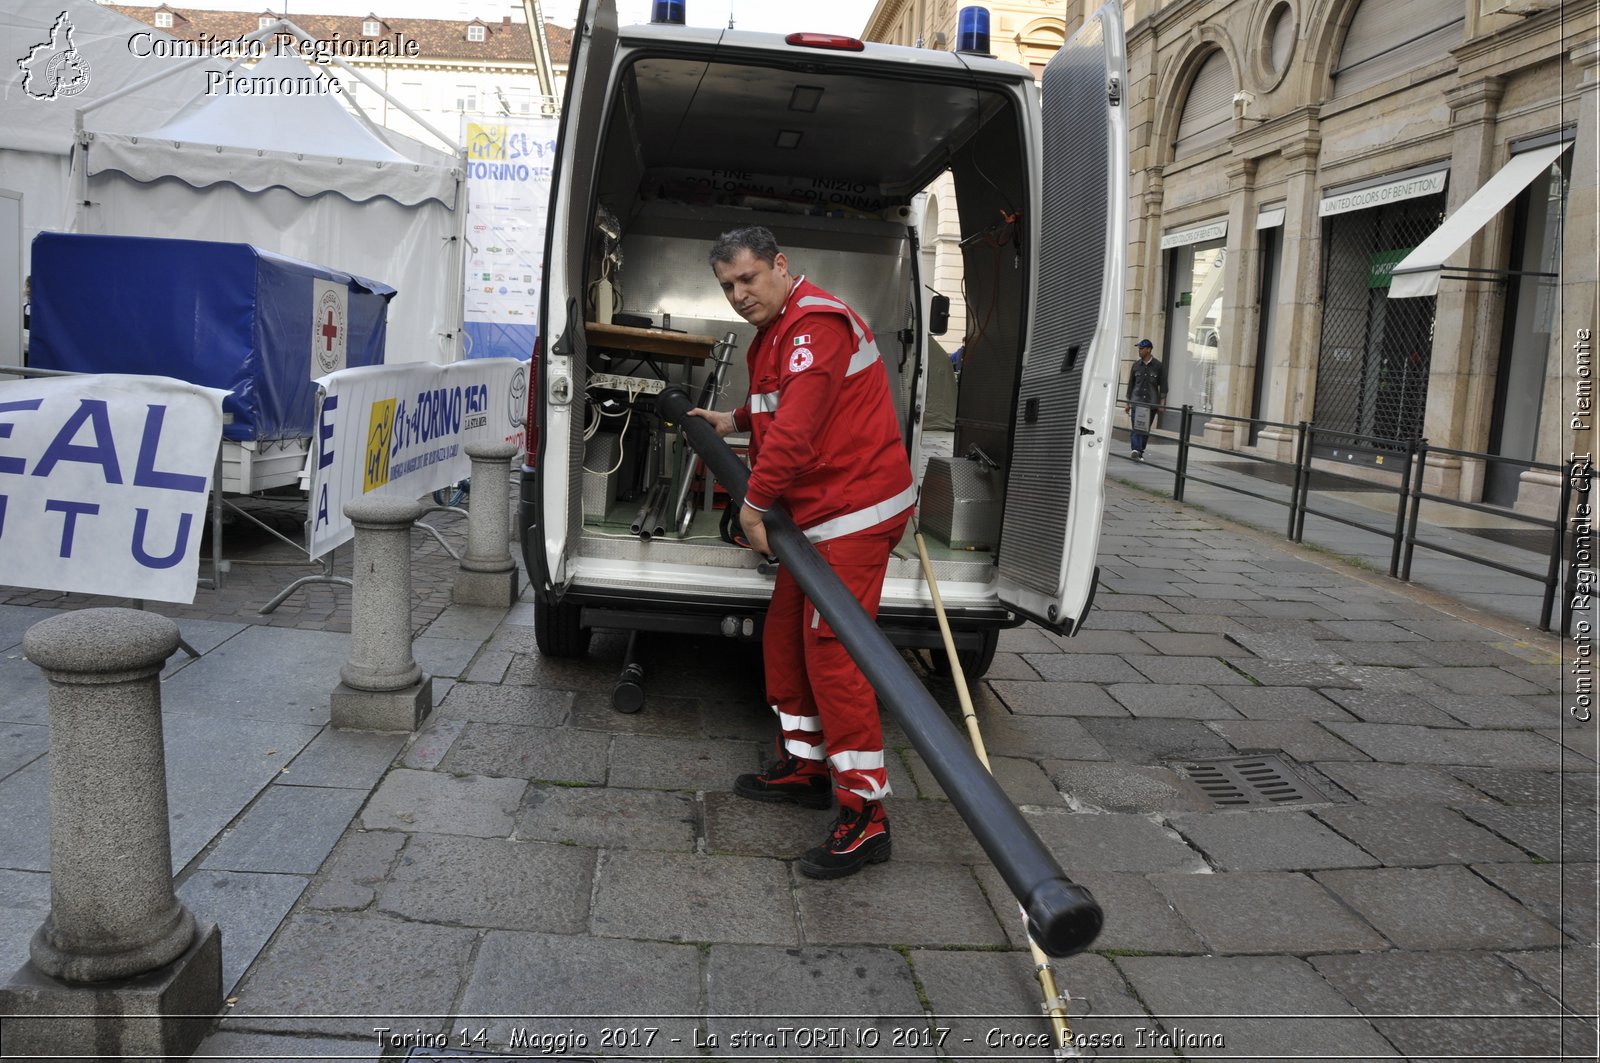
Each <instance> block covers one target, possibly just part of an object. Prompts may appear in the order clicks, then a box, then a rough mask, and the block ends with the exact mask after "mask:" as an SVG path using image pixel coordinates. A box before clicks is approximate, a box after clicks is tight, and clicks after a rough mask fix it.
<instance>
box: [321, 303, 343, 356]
mask: <svg viewBox="0 0 1600 1063" xmlns="http://www.w3.org/2000/svg"><path fill="white" fill-rule="evenodd" d="M320 331H321V333H322V339H323V342H324V343H326V345H327V346H326V347H324V348H323V349H324V350H328V351H332V350H333V340H334V337H336V336H338V335H339V326H338V325H335V324H334V323H333V311H332V310H329V311H328V320H327V321H326V322H324V323H323V325H322V328H321V330H320Z"/></svg>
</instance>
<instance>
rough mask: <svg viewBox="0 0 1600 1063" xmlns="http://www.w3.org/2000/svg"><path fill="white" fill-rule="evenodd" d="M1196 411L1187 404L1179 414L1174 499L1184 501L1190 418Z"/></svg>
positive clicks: (1173, 488) (1187, 468)
mask: <svg viewBox="0 0 1600 1063" xmlns="http://www.w3.org/2000/svg"><path fill="white" fill-rule="evenodd" d="M1193 413H1194V408H1193V407H1192V406H1188V405H1185V406H1184V407H1183V409H1182V411H1181V412H1180V413H1179V415H1178V461H1177V466H1176V470H1175V471H1176V473H1177V475H1176V477H1175V478H1174V479H1173V482H1172V500H1173V501H1174V502H1182V501H1183V481H1184V478H1185V477H1187V476H1188V475H1189V418H1190V416H1191V415H1192V414H1193Z"/></svg>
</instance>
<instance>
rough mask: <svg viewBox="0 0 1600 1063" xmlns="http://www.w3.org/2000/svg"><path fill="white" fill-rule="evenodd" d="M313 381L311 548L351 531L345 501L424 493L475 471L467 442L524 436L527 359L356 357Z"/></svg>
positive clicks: (316, 553)
mask: <svg viewBox="0 0 1600 1063" xmlns="http://www.w3.org/2000/svg"><path fill="white" fill-rule="evenodd" d="M317 384H318V385H319V387H320V388H321V397H320V399H319V401H318V405H317V424H316V436H315V438H314V439H313V441H312V442H313V455H314V460H313V462H312V469H311V521H310V523H311V535H310V542H309V550H310V554H311V556H312V557H321V556H322V555H323V554H325V553H327V552H328V551H329V550H332V549H334V548H335V547H337V546H339V545H341V544H343V543H346V542H348V541H349V540H350V538H351V536H352V535H353V534H354V530H353V529H352V528H351V525H350V521H349V519H348V518H346V517H345V515H344V506H345V503H346V502H349V501H351V500H352V499H356V498H360V497H361V496H362V495H366V494H371V493H374V492H377V493H379V494H385V495H394V496H397V497H400V498H421V497H422V496H423V495H425V494H427V493H428V492H429V491H437V490H439V489H440V488H442V487H446V486H448V485H450V484H453V483H455V482H456V481H457V480H464V479H466V478H467V477H468V476H469V475H470V474H471V471H472V463H471V461H470V460H469V459H468V458H467V452H466V445H467V444H468V443H502V442H505V443H516V444H517V445H518V447H519V448H520V447H522V446H523V445H524V443H523V439H524V434H523V421H524V420H525V419H526V418H527V412H528V363H527V362H519V361H517V360H516V359H514V358H483V359H473V360H471V361H466V362H455V363H453V364H451V365H418V364H406V363H402V364H399V365H372V366H360V367H357V368H354V369H346V370H343V371H342V372H338V373H332V374H330V375H328V376H325V377H322V378H320V379H319V380H318V381H317Z"/></svg>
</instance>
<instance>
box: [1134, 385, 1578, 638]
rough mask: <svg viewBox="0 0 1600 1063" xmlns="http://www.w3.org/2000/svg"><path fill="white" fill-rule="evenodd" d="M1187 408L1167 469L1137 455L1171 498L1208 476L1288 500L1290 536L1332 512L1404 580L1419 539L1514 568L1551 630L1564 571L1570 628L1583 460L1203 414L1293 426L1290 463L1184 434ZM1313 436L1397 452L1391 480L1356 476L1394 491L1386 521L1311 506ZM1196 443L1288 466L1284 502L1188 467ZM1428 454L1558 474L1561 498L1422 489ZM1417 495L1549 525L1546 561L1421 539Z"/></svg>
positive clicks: (1230, 486) (1256, 425) (1217, 483)
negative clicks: (1543, 506)
mask: <svg viewBox="0 0 1600 1063" xmlns="http://www.w3.org/2000/svg"><path fill="white" fill-rule="evenodd" d="M1194 415H1195V410H1194V408H1193V407H1192V406H1184V407H1182V408H1181V417H1180V420H1179V428H1178V439H1177V444H1178V453H1177V458H1176V461H1175V463H1174V466H1173V467H1172V468H1170V469H1169V468H1168V467H1167V466H1164V465H1158V464H1153V463H1150V462H1141V464H1147V465H1151V467H1153V468H1156V469H1161V470H1162V471H1166V472H1171V473H1172V474H1173V477H1174V480H1173V488H1172V497H1173V500H1174V501H1177V502H1182V501H1183V500H1184V488H1185V485H1186V484H1188V483H1189V482H1191V481H1192V482H1194V483H1200V484H1207V485H1209V486H1212V487H1217V488H1221V489H1222V490H1224V491H1232V492H1234V493H1236V494H1242V495H1247V496H1249V497H1251V498H1257V499H1260V500H1262V501H1265V502H1271V503H1273V504H1275V505H1282V506H1287V507H1288V510H1289V521H1288V526H1287V529H1286V531H1285V538H1287V539H1290V540H1291V541H1293V542H1296V543H1299V542H1302V541H1304V536H1305V519H1306V517H1307V515H1310V516H1315V517H1321V518H1323V519H1324V520H1331V521H1334V522H1336V523H1339V524H1344V525H1346V526H1349V527H1352V528H1357V529H1360V530H1362V531H1366V532H1370V533H1372V534H1374V535H1378V536H1380V537H1382V538H1385V539H1388V540H1389V542H1390V545H1391V549H1390V553H1389V575H1390V576H1391V577H1393V578H1395V579H1399V580H1403V581H1406V582H1410V580H1411V562H1412V557H1413V555H1414V554H1415V552H1416V549H1417V548H1418V547H1422V548H1423V549H1426V550H1433V551H1435V552H1437V553H1441V554H1445V555H1447V556H1449V557H1453V558H1456V559H1458V560H1461V561H1467V562H1470V563H1472V564H1477V565H1484V566H1486V567H1488V568H1493V569H1495V570H1497V571H1500V572H1505V573H1507V574H1509V575H1513V576H1521V577H1523V578H1525V579H1531V580H1534V581H1536V582H1538V583H1540V584H1542V585H1543V586H1544V598H1543V602H1542V605H1541V608H1540V614H1539V630H1541V631H1549V630H1550V625H1551V620H1552V617H1553V615H1554V610H1555V599H1556V594H1557V593H1558V591H1559V590H1561V588H1562V587H1563V579H1564V578H1565V581H1566V583H1567V585H1568V586H1567V591H1566V593H1565V595H1564V602H1563V608H1562V614H1561V632H1562V634H1564V635H1565V634H1567V633H1569V632H1570V631H1571V624H1572V597H1573V595H1572V593H1571V587H1570V584H1571V582H1572V569H1573V566H1572V565H1568V566H1567V571H1566V573H1565V576H1564V575H1563V569H1562V563H1563V561H1569V560H1571V559H1569V558H1567V557H1566V553H1567V545H1568V541H1569V538H1570V537H1569V535H1568V528H1567V524H1568V521H1569V520H1571V519H1573V517H1572V504H1573V498H1574V492H1575V491H1576V492H1577V493H1578V497H1579V499H1580V501H1582V502H1583V503H1584V505H1585V506H1587V500H1588V492H1589V488H1590V483H1589V470H1588V468H1587V466H1586V465H1585V466H1584V467H1582V468H1580V462H1581V461H1582V460H1583V459H1579V458H1573V459H1569V460H1568V462H1567V463H1566V464H1565V465H1552V464H1548V463H1544V462H1536V461H1524V460H1520V459H1516V458H1505V457H1501V456H1499V455H1496V454H1483V453H1478V452H1475V451H1465V450H1451V449H1449V448H1446V447H1434V446H1430V445H1429V444H1428V441H1427V440H1425V439H1378V438H1374V437H1373V436H1371V435H1359V434H1354V433H1350V432H1339V431H1334V430H1331V429H1325V428H1318V427H1317V426H1315V425H1313V424H1311V423H1310V422H1308V421H1300V422H1298V423H1296V424H1288V423H1285V422H1281V421H1264V420H1259V419H1256V418H1251V417H1230V416H1227V415H1225V414H1218V413H1205V414H1204V415H1203V416H1204V417H1205V418H1206V419H1207V422H1208V423H1210V422H1218V421H1220V422H1227V423H1232V424H1237V425H1243V426H1248V427H1250V428H1251V429H1260V428H1277V429H1283V430H1287V431H1290V432H1293V433H1294V439H1295V457H1294V461H1293V462H1292V463H1291V462H1286V461H1283V460H1281V459H1278V458H1268V457H1263V456H1261V455H1259V454H1252V453H1249V452H1247V451H1241V450H1233V449H1230V448H1226V447H1219V446H1213V445H1211V444H1208V443H1204V442H1197V441H1196V440H1195V439H1194V438H1193V437H1192V436H1191V432H1192V428H1193V423H1194ZM1319 440H1320V441H1343V443H1344V444H1345V445H1346V446H1348V447H1349V448H1350V449H1353V450H1359V449H1368V448H1374V447H1376V448H1377V449H1379V450H1382V451H1383V452H1384V454H1385V455H1395V456H1399V457H1402V458H1403V459H1404V460H1403V462H1402V464H1401V466H1400V469H1399V470H1398V476H1397V477H1396V479H1395V482H1394V485H1393V486H1392V487H1389V486H1387V485H1385V484H1382V483H1381V481H1373V480H1364V481H1363V483H1364V484H1365V485H1366V488H1367V489H1369V490H1370V489H1376V490H1380V491H1392V492H1393V494H1394V496H1395V505H1394V523H1393V525H1392V526H1389V525H1384V526H1379V525H1376V524H1371V523H1367V522H1364V521H1361V520H1358V519H1355V518H1354V517H1352V516H1350V515H1349V514H1348V513H1337V512H1333V511H1331V510H1329V509H1327V508H1316V507H1314V506H1313V504H1312V490H1313V488H1312V476H1313V472H1314V471H1315V472H1323V470H1313V468H1312V457H1313V453H1314V450H1315V447H1316V444H1317V442H1318V441H1319ZM1195 450H1202V451H1210V452H1212V453H1217V454H1226V455H1228V456H1229V457H1232V458H1240V459H1245V460H1248V461H1251V462H1253V463H1256V464H1259V465H1263V466H1275V467H1278V468H1291V469H1293V478H1292V486H1291V489H1290V494H1289V500H1288V501H1287V502H1285V501H1284V500H1283V499H1282V498H1280V497H1276V496H1274V495H1271V494H1267V493H1263V492H1259V491H1252V490H1249V489H1248V488H1245V487H1242V486H1240V485H1239V484H1238V483H1228V482H1225V481H1222V480H1216V479H1208V478H1206V477H1203V476H1196V475H1195V474H1194V473H1193V472H1192V471H1190V463H1189V456H1190V454H1191V452H1193V451H1195ZM1430 454H1437V455H1445V456H1449V457H1455V458H1462V459H1467V460H1476V461H1485V462H1496V463H1499V464H1502V465H1508V466H1514V467H1517V468H1520V469H1522V470H1524V471H1534V472H1548V473H1556V474H1559V475H1560V476H1561V493H1560V501H1559V503H1558V504H1557V508H1556V513H1557V516H1555V517H1553V518H1541V517H1530V516H1528V515H1526V514H1522V513H1516V512H1513V511H1511V510H1509V509H1505V508H1502V507H1499V506H1490V505H1486V504H1484V503H1481V502H1468V501H1462V500H1461V499H1455V498H1447V497H1445V496H1443V495H1438V494H1432V493H1429V492H1425V491H1424V490H1423V474H1424V472H1425V471H1426V468H1427V463H1428V456H1429V455H1430ZM1332 475H1335V476H1337V475H1339V474H1338V473H1333V474H1332ZM1373 484H1378V485H1379V486H1377V487H1376V488H1373V486H1372V485H1373ZM1424 502H1432V503H1436V504H1438V505H1443V506H1450V507H1453V508H1456V509H1463V510H1470V511H1474V512H1478V513H1487V514H1491V515H1493V516H1496V517H1499V518H1502V519H1504V520H1509V521H1513V522H1516V523H1518V524H1525V525H1530V526H1532V527H1534V528H1538V529H1542V530H1546V531H1549V532H1550V533H1551V543H1550V548H1549V551H1548V554H1547V556H1548V564H1547V565H1546V566H1545V569H1544V571H1542V572H1538V571H1531V570H1529V569H1527V568H1520V567H1518V566H1516V565H1513V564H1509V563H1506V562H1504V561H1499V560H1495V559H1493V558H1488V557H1484V556H1482V555H1481V554H1476V553H1467V552H1465V551H1463V550H1459V549H1456V548H1455V547H1452V546H1449V545H1446V544H1445V543H1442V542H1439V541H1437V540H1430V539H1424V538H1422V537H1421V536H1420V535H1419V534H1418V528H1419V525H1420V523H1421V511H1422V504H1423V503H1424ZM1586 512H1587V509H1586V508H1580V510H1579V513H1580V514H1582V513H1586Z"/></svg>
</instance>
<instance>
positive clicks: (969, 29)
mask: <svg viewBox="0 0 1600 1063" xmlns="http://www.w3.org/2000/svg"><path fill="white" fill-rule="evenodd" d="M956 51H958V52H974V53H976V54H978V55H988V54H989V9H988V8H986V7H964V8H962V9H961V11H960V13H959V14H957V15H956Z"/></svg>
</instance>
